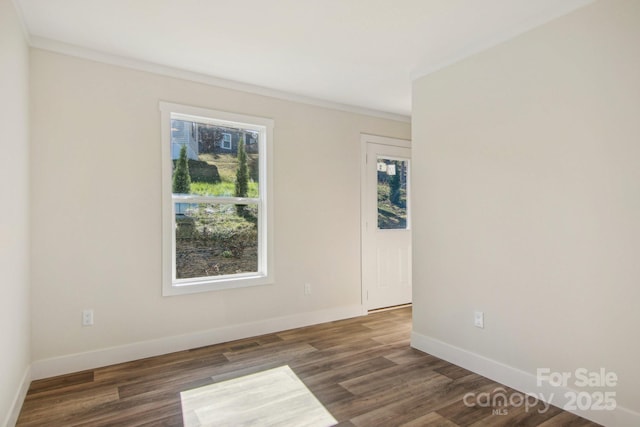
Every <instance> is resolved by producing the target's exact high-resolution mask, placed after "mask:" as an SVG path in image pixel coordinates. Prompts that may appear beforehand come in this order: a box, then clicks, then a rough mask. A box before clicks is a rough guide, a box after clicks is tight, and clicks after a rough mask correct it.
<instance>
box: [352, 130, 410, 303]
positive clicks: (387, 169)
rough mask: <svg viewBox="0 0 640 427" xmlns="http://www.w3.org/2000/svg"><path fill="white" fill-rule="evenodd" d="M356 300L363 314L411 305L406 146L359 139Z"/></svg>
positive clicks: (385, 140) (373, 138)
mask: <svg viewBox="0 0 640 427" xmlns="http://www.w3.org/2000/svg"><path fill="white" fill-rule="evenodd" d="M361 144H362V157H363V158H362V174H361V181H362V182H361V187H362V195H361V206H362V291H363V292H362V299H363V304H364V306H365V308H366V309H367V310H373V309H376V308H382V307H391V306H394V305H400V304H407V303H410V302H411V209H410V208H411V204H410V193H411V182H410V170H411V148H410V147H411V145H410V142H409V141H405V140H398V139H391V138H382V137H377V136H370V135H362V139H361Z"/></svg>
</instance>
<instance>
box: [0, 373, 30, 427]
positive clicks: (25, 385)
mask: <svg viewBox="0 0 640 427" xmlns="http://www.w3.org/2000/svg"><path fill="white" fill-rule="evenodd" d="M30 384H31V367H30V366H29V367H27V369H26V370H25V371H24V375H23V376H22V381H21V382H20V387H19V388H18V391H17V392H16V396H15V397H14V399H13V403H12V404H11V410H10V411H9V413H8V414H7V417H6V418H5V420H4V424H3V425H4V426H5V427H13V426H15V425H16V422H18V416H20V410H21V409H22V403H23V402H24V398H25V397H26V396H27V391H29V385H30Z"/></svg>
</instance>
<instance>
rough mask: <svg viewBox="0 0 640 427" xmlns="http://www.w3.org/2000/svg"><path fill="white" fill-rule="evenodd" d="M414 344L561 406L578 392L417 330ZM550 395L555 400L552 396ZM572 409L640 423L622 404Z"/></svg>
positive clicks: (619, 423) (623, 424) (619, 425)
mask: <svg viewBox="0 0 640 427" xmlns="http://www.w3.org/2000/svg"><path fill="white" fill-rule="evenodd" d="M411 347H413V348H415V349H418V350H420V351H424V352H425V353H429V354H431V355H433V356H436V357H438V358H440V359H444V360H446V361H447V362H450V363H453V364H455V365H458V366H461V367H463V368H465V369H468V370H469V371H471V372H475V373H476V374H479V375H482V376H484V377H487V378H489V379H491V380H493V381H496V382H498V383H500V384H503V385H506V386H507V387H511V388H513V389H514V390H518V391H519V392H521V393H524V394H530V393H538V394H537V396H536V397H538V398H540V393H542V396H544V397H546V399H543V400H544V401H545V402H547V403H550V404H552V405H554V406H557V407H560V408H562V407H563V406H564V405H566V404H567V402H568V400H567V399H568V398H567V396H565V393H576V391H575V390H573V389H571V388H568V387H552V386H551V385H548V384H544V385H542V386H538V382H537V378H536V376H535V375H534V374H532V373H530V372H526V371H523V370H520V369H518V368H514V367H513V366H509V365H506V364H504V363H502V362H499V361H497V360H493V359H489V358H488V357H485V356H482V355H480V354H477V353H474V352H471V351H469V350H465V349H462V348H460V347H456V346H454V345H451V344H448V343H446V342H443V341H440V340H438V339H435V338H431V337H429V336H426V335H422V334H419V333H417V332H411ZM550 396H551V399H548V398H549V397H550ZM568 412H571V413H574V414H576V415H578V416H580V417H583V418H587V419H589V420H591V421H594V422H596V423H598V424H602V425H605V426H616V427H635V426H640V414H639V413H637V412H634V411H632V410H630V409H627V408H624V407H622V406H619V405H618V406H617V407H616V408H615V409H614V410H612V411H595V410H593V411H589V410H579V409H578V410H575V411H568Z"/></svg>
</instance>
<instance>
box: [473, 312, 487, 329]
mask: <svg viewBox="0 0 640 427" xmlns="http://www.w3.org/2000/svg"><path fill="white" fill-rule="evenodd" d="M473 324H474V325H475V326H476V327H477V328H484V313H483V312H482V311H476V312H474V313H473Z"/></svg>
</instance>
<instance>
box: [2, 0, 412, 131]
mask: <svg viewBox="0 0 640 427" xmlns="http://www.w3.org/2000/svg"><path fill="white" fill-rule="evenodd" d="M14 1H15V0H14ZM23 22H24V21H23ZM29 44H30V46H31V47H33V48H36V49H42V50H48V51H51V52H56V53H61V54H63V55H68V56H74V57H77V58H83V59H88V60H90V61H96V62H102V63H105V64H110V65H116V66H119V67H124V68H130V69H134V70H138V71H145V72H148V73H153V74H159V75H162V76H166V77H174V78H178V79H182V80H188V81H192V82H196V83H204V84H207V85H211V86H219V87H223V88H226V89H233V90H237V91H241V92H248V93H252V94H255V95H262V96H268V97H271V98H277V99H282V100H285V101H291V102H298V103H302V104H307V105H313V106H316V107H322V108H328V109H331V110H338V111H344V112H347V113H355V114H361V115H365V116H372V117H378V118H381V119H387V120H394V121H398V122H403V123H410V122H411V117H409V116H404V115H401V114H394V113H389V112H386V111H380V110H373V109H368V108H364V107H357V106H354V105H347V104H341V103H338V102H331V101H326V100H322V99H317V98H312V97H308V96H304V95H297V94H294V93H289V92H284V91H280V90H276V89H269V88H266V87H262V86H257V85H252V84H248V83H242V82H238V81H234V80H227V79H223V78H219V77H214V76H210V75H207V74H201V73H196V72H193V71H188V70H182V69H179V68H174V67H169V66H166V65H160V64H155V63H152V62H146V61H141V60H138V59H132V58H127V57H124V56H118V55H112V54H109V53H104V52H99V51H96V50H93V49H87V48H84V47H81V46H76V45H71V44H68V43H63V42H59V41H56V40H51V39H47V38H43V37H38V36H31V37H30V43H29Z"/></svg>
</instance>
